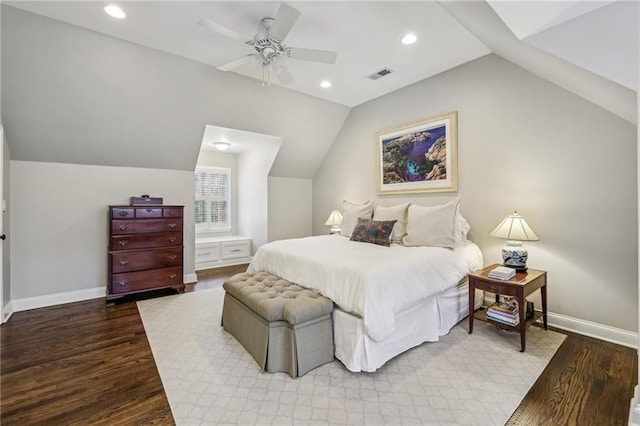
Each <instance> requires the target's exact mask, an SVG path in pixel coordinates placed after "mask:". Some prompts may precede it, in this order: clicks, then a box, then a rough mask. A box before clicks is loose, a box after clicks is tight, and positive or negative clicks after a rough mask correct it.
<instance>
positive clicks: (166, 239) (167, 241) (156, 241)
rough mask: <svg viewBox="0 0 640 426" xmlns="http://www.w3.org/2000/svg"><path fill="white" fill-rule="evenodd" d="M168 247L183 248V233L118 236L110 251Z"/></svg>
mask: <svg viewBox="0 0 640 426" xmlns="http://www.w3.org/2000/svg"><path fill="white" fill-rule="evenodd" d="M167 246H182V232H163V233H161V234H132V235H118V236H115V237H111V245H110V246H109V250H111V251H117V250H133V249H141V248H154V247H167Z"/></svg>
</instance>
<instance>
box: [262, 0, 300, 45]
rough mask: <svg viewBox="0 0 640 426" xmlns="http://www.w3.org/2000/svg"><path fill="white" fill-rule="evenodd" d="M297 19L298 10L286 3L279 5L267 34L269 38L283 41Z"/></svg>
mask: <svg viewBox="0 0 640 426" xmlns="http://www.w3.org/2000/svg"><path fill="white" fill-rule="evenodd" d="M299 17H300V11H299V10H298V9H295V8H293V7H291V6H289V5H288V4H286V3H280V9H278V14H277V15H276V17H275V18H274V19H273V25H272V26H271V30H270V32H269V34H270V35H271V37H273V38H275V39H277V40H280V41H283V40H284V39H285V37H286V36H287V34H289V31H291V28H293V26H294V25H295V23H296V21H297V20H298V18H299Z"/></svg>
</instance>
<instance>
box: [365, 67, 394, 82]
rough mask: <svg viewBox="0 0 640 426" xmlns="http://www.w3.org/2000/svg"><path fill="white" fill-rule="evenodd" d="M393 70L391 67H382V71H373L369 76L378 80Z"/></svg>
mask: <svg viewBox="0 0 640 426" xmlns="http://www.w3.org/2000/svg"><path fill="white" fill-rule="evenodd" d="M392 72H393V70H390V69H389V68H382V69H381V70H380V71H378V72H376V73H373V74H371V75H368V76H367V78H370V79H371V80H377V79H379V78H382V77H384V76H386V75H389V74H391V73H392Z"/></svg>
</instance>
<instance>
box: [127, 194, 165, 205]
mask: <svg viewBox="0 0 640 426" xmlns="http://www.w3.org/2000/svg"><path fill="white" fill-rule="evenodd" d="M150 204H162V197H149V196H148V195H142V196H140V197H130V198H129V205H131V206H145V205H150Z"/></svg>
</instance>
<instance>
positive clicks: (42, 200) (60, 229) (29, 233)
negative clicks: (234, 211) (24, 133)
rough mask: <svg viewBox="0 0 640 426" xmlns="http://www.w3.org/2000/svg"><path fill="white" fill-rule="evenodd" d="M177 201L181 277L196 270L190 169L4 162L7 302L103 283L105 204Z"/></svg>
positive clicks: (92, 286) (105, 247) (104, 280)
mask: <svg viewBox="0 0 640 426" xmlns="http://www.w3.org/2000/svg"><path fill="white" fill-rule="evenodd" d="M141 194H149V195H151V196H158V197H163V198H164V203H165V204H177V205H184V206H185V210H184V218H183V223H184V247H185V248H184V274H185V275H186V276H189V275H192V276H193V274H195V260H194V259H195V254H194V248H195V243H194V224H193V171H191V172H188V171H181V170H155V169H142V168H131V167H109V166H87V165H71V164H58V163H44V162H34V161H15V160H12V161H11V205H12V211H13V213H14V214H13V216H12V218H11V219H12V220H11V232H12V239H11V300H13V301H15V300H18V299H26V298H30V297H36V296H48V295H53V294H56V293H63V292H71V291H78V290H87V289H95V288H98V287H103V288H106V284H107V247H108V227H107V226H108V222H107V212H108V210H107V206H108V205H117V204H125V205H126V204H128V203H129V197H130V196H132V195H141Z"/></svg>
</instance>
